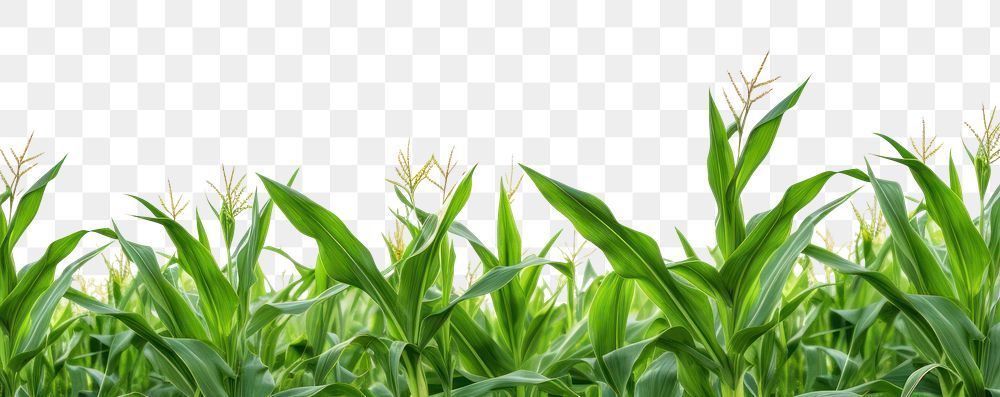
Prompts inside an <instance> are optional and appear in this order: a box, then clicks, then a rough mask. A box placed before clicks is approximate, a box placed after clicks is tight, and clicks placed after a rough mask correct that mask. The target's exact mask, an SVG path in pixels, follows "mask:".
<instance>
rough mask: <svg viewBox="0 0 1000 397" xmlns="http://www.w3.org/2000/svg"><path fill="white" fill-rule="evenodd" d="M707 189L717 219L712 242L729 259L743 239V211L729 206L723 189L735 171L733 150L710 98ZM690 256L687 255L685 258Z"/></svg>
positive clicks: (730, 203)
mask: <svg viewBox="0 0 1000 397" xmlns="http://www.w3.org/2000/svg"><path fill="white" fill-rule="evenodd" d="M708 126H709V146H708V185H709V187H710V188H711V189H712V195H713V196H714V197H715V204H716V208H717V209H718V215H717V217H716V221H715V226H716V227H715V238H716V241H717V242H718V244H719V249H721V250H722V252H723V255H724V256H729V254H730V253H732V252H733V250H734V249H736V246H737V245H739V243H740V241H742V240H743V238H744V237H745V235H746V227H745V225H744V224H743V208H742V206H741V204H740V203H739V201H738V200H737V201H736V202H735V203H733V202H731V201H730V200H729V198H728V197H727V196H726V189H728V188H729V184H730V183H732V180H733V173H734V172H735V170H736V166H735V162H736V160H735V159H734V158H733V148H732V147H731V146H729V134H727V133H726V127H725V124H723V122H722V116H721V115H719V109H718V108H717V107H716V106H715V100H714V99H713V98H712V94H711V93H710V94H709V95H708ZM688 256H691V255H688Z"/></svg>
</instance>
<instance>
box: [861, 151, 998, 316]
mask: <svg viewBox="0 0 1000 397" xmlns="http://www.w3.org/2000/svg"><path fill="white" fill-rule="evenodd" d="M877 135H879V136H880V137H882V138H883V139H885V140H886V141H887V142H889V143H890V144H891V145H892V146H893V147H894V148H895V149H896V151H897V152H899V154H900V155H901V156H902V157H903V158H888V159H889V160H892V161H895V162H897V163H900V164H903V165H905V166H906V167H907V168H909V169H910V174H911V175H912V176H913V179H915V180H916V181H917V184H918V185H919V186H920V189H921V190H922V191H923V192H924V198H925V200H926V202H927V211H928V213H929V214H930V216H931V218H933V219H934V222H935V223H937V224H938V226H940V227H941V234H942V235H943V237H944V241H945V245H946V246H947V248H948V260H949V263H951V273H952V276H954V277H955V282H956V283H957V284H958V285H959V286H960V288H959V291H958V292H959V296H960V297H961V298H962V300H963V302H971V300H972V299H973V297H974V296H976V294H978V293H979V290H980V289H981V288H982V286H983V280H984V276H985V275H986V271H987V269H988V268H989V267H990V265H991V264H990V257H991V254H990V252H989V250H988V249H987V247H986V242H985V241H984V240H983V236H982V235H980V234H979V230H977V229H976V226H975V224H973V222H972V218H970V217H969V213H968V211H966V209H965V205H964V203H963V202H962V198H961V197H959V196H958V195H956V194H955V192H954V191H953V190H951V189H949V188H948V186H947V185H945V184H944V182H942V181H941V179H939V178H938V177H937V175H935V174H934V172H933V171H931V169H930V168H927V166H926V165H924V164H923V163H921V162H920V161H919V160H917V159H915V158H913V155H912V154H911V153H910V152H909V151H908V150H906V148H904V147H903V146H901V145H900V144H898V143H896V141H894V140H893V139H892V138H889V137H888V136H886V135H881V134H877Z"/></svg>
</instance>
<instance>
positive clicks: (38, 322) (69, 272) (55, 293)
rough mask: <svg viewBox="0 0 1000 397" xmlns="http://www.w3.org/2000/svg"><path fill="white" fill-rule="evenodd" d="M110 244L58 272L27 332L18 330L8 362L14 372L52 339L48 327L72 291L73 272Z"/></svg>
mask: <svg viewBox="0 0 1000 397" xmlns="http://www.w3.org/2000/svg"><path fill="white" fill-rule="evenodd" d="M107 247H108V245H104V246H102V247H100V248H98V249H95V250H93V251H90V252H88V253H86V254H84V255H83V256H81V257H80V258H78V259H77V260H75V261H73V263H70V264H69V266H67V267H66V269H65V270H63V272H62V274H60V275H59V278H57V279H56V280H55V282H53V283H52V284H51V285H49V286H48V288H46V289H45V291H44V292H43V293H42V294H41V295H40V296H39V297H38V299H37V300H36V301H35V302H34V305H33V306H32V307H31V310H30V314H29V317H28V327H27V329H26V330H25V331H24V332H19V333H17V334H16V336H17V337H16V338H15V339H14V340H15V345H16V348H15V349H14V353H15V354H14V357H13V358H11V360H10V362H9V363H8V364H7V366H8V367H9V368H10V369H11V370H12V371H13V372H17V371H18V370H19V369H20V368H21V367H22V366H23V365H24V364H26V363H27V362H28V361H29V360H31V359H32V358H34V356H36V355H38V354H39V353H40V352H41V349H42V348H44V346H46V345H48V343H49V342H51V340H50V339H51V337H50V334H49V328H50V324H51V322H52V313H53V312H55V310H56V305H58V304H59V301H60V300H61V299H62V297H63V294H65V293H66V291H67V290H69V287H70V284H71V283H72V282H73V275H74V274H76V271H77V270H79V269H80V267H82V266H83V265H84V264H86V263H87V262H88V261H90V260H91V259H93V258H94V257H95V256H97V255H98V254H100V253H101V252H102V251H104V249H105V248H107ZM74 319H75V318H74ZM71 322H72V321H69V322H67V323H65V325H69V323H71ZM63 331H65V330H63Z"/></svg>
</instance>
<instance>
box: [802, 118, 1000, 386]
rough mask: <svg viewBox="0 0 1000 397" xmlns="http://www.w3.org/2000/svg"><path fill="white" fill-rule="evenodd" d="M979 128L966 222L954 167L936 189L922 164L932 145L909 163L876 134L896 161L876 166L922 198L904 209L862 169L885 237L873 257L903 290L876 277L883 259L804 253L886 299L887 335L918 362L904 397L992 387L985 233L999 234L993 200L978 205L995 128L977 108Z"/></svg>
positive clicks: (995, 376) (992, 288)
mask: <svg viewBox="0 0 1000 397" xmlns="http://www.w3.org/2000/svg"><path fill="white" fill-rule="evenodd" d="M983 122H984V131H983V132H981V133H979V134H976V138H977V141H978V143H979V147H978V148H977V150H976V152H975V153H972V152H969V151H967V153H968V154H969V157H970V160H971V161H972V162H973V164H975V170H976V179H977V180H976V191H977V194H978V197H979V208H978V216H976V215H974V213H973V214H970V213H969V211H968V210H967V209H966V206H965V204H964V202H963V200H962V189H963V187H962V184H961V180H960V179H959V178H958V173H957V171H956V168H955V162H954V161H950V164H949V182H945V181H944V180H942V179H941V178H940V177H939V176H938V175H937V174H935V173H934V172H933V170H932V169H931V168H930V167H928V166H927V165H926V164H925V162H926V160H927V159H928V158H929V156H928V155H927V152H928V150H934V149H933V145H930V146H928V145H920V146H918V145H914V148H915V149H916V151H917V153H916V154H914V153H913V152H911V151H910V150H908V149H907V148H906V147H905V146H903V145H901V144H899V143H898V142H896V141H895V140H893V139H892V138H890V137H888V136H886V135H881V134H879V136H880V137H882V138H883V139H884V140H885V141H886V142H888V143H889V144H890V145H891V146H892V147H893V149H894V150H895V151H896V153H897V154H898V156H899V157H884V158H885V159H887V160H890V161H892V162H895V163H898V164H901V165H902V166H905V167H906V168H907V169H908V170H909V172H910V175H911V176H912V177H913V179H914V180H915V181H916V182H917V185H918V186H919V187H920V190H921V191H922V193H923V199H922V200H921V201H920V202H919V203H918V205H917V206H916V208H914V209H912V210H907V206H906V201H907V200H906V198H905V197H904V195H903V192H902V189H901V188H900V185H899V183H897V182H893V181H888V180H884V179H879V178H877V177H876V176H875V175H874V173H873V172H872V170H871V167H869V169H868V174H869V176H870V179H871V183H872V186H873V187H874V190H875V194H876V199H877V200H878V203H879V205H880V206H881V208H882V209H883V211H884V212H885V217H886V223H887V224H888V227H889V230H890V237H889V239H888V240H887V242H886V245H885V246H884V248H883V250H885V251H890V252H891V253H892V255H891V258H892V260H893V261H894V262H895V265H896V266H898V268H899V269H900V271H901V272H902V273H903V274H904V275H905V279H906V281H907V283H905V284H902V285H901V284H900V283H896V282H893V280H890V279H889V277H887V276H886V274H884V273H883V272H879V271H878V270H879V267H880V265H881V261H882V260H883V259H884V258H885V255H880V256H879V258H878V259H877V260H875V261H874V262H876V263H873V264H872V265H865V266H862V265H859V264H857V263H855V262H852V261H850V260H847V259H844V258H842V257H839V256H837V255H836V254H833V253H831V252H829V251H828V250H825V249H822V248H819V247H815V246H811V247H809V248H807V249H806V254H808V255H809V256H810V257H812V258H814V259H815V260H817V261H820V262H822V263H824V264H826V265H828V266H830V267H831V268H833V269H835V270H837V271H838V272H841V273H843V274H849V275H855V276H857V277H859V278H861V279H864V280H865V281H866V282H867V283H869V284H870V285H871V286H872V287H874V288H875V289H876V290H878V291H879V292H880V293H881V294H882V295H883V296H884V297H885V299H886V300H887V302H888V304H887V305H885V307H884V308H883V309H882V310H883V311H892V312H898V313H900V314H901V317H902V321H901V322H899V323H898V324H897V327H898V328H899V331H900V332H901V333H903V334H904V335H905V338H906V341H907V342H908V343H909V344H910V345H911V346H912V347H913V349H914V350H915V351H916V353H918V357H917V359H916V360H915V361H917V362H920V363H923V365H922V366H921V367H920V368H919V369H917V370H916V371H915V372H914V373H913V375H911V376H910V377H909V379H908V381H907V385H908V386H911V387H909V388H906V389H904V390H905V391H912V390H915V388H916V387H917V385H920V384H924V385H927V386H926V387H928V388H930V389H931V390H933V391H934V392H936V393H938V394H940V395H945V396H985V395H989V394H995V393H997V391H998V388H1000V365H998V364H997V363H998V362H1000V354H998V351H997V350H996V349H995V344H996V343H997V342H996V341H997V339H996V338H997V336H998V335H1000V333H998V331H997V330H998V329H1000V327H997V323H998V319H997V317H996V304H997V299H998V295H997V293H998V290H997V284H996V279H997V264H998V263H1000V262H998V259H1000V258H998V256H997V253H998V252H1000V233H995V232H994V231H995V230H1000V226H997V225H1000V207H998V205H1000V204H998V203H1000V196H998V192H996V191H995V192H994V193H993V194H992V195H990V196H989V197H988V198H987V196H986V190H987V187H988V185H989V179H990V164H991V163H992V162H994V161H995V160H996V157H995V153H996V149H995V145H996V133H997V129H996V124H995V123H994V122H993V119H992V116H990V117H989V118H987V115H986V111H985V108H984V111H983ZM971 128H972V127H970V129H971ZM973 132H975V131H973ZM923 140H924V141H926V139H923ZM931 154H933V153H931ZM925 378H926V379H927V380H925Z"/></svg>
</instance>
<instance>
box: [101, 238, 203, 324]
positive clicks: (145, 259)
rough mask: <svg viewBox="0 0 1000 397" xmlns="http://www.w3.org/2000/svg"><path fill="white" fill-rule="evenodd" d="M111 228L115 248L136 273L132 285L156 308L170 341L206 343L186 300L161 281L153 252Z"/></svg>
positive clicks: (167, 282)
mask: <svg viewBox="0 0 1000 397" xmlns="http://www.w3.org/2000/svg"><path fill="white" fill-rule="evenodd" d="M112 225H113V226H114V229H115V232H116V233H118V244H119V245H121V247H122V251H123V252H124V253H125V256H126V257H127V258H128V259H129V260H130V261H132V263H134V264H135V266H136V269H138V274H137V276H136V281H137V282H139V283H142V285H143V286H144V287H145V291H146V292H147V293H148V294H149V297H150V300H151V301H152V304H153V306H154V307H155V308H156V313H157V317H159V319H160V321H161V322H163V325H164V326H166V328H167V330H169V331H170V333H171V334H172V336H174V337H179V338H193V339H203V340H204V339H207V338H208V332H207V331H206V330H205V325H204V324H203V323H202V322H201V320H200V319H199V318H198V315H197V314H195V311H194V309H193V308H192V307H191V304H190V303H189V302H188V300H187V299H185V298H184V297H183V296H182V295H181V293H180V292H179V291H178V290H177V289H175V288H174V285H173V284H171V283H170V282H169V281H167V278H166V277H164V275H163V273H162V272H161V271H160V265H159V263H157V261H156V253H155V252H153V249H152V248H150V247H147V246H145V245H140V244H135V243H132V242H131V241H129V240H128V239H126V238H125V236H123V235H121V231H119V230H118V225H117V224H115V223H112Z"/></svg>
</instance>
